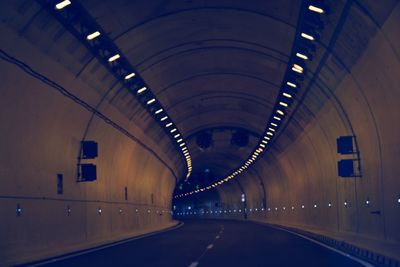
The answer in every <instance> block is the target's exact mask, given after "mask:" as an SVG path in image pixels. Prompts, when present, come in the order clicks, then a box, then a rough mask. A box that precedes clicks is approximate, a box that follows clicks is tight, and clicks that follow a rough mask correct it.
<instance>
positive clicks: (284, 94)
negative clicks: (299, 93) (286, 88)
mask: <svg viewBox="0 0 400 267" xmlns="http://www.w3.org/2000/svg"><path fill="white" fill-rule="evenodd" d="M283 96H286V97H287V98H292V95H291V94H288V93H283Z"/></svg>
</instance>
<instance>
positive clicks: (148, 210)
mask: <svg viewBox="0 0 400 267" xmlns="http://www.w3.org/2000/svg"><path fill="white" fill-rule="evenodd" d="M66 211H67V215H68V216H69V215H70V214H71V212H72V209H71V207H70V206H67V208H66ZM96 211H97V213H98V214H99V215H101V214H102V213H103V209H102V208H101V207H98V208H97V209H96ZM123 211H124V210H123V209H122V208H118V213H119V214H122V213H123ZM15 212H16V214H17V216H21V214H22V207H21V205H20V204H17V208H16V209H15ZM135 212H136V213H139V212H140V210H139V209H135ZM144 212H145V213H151V209H147V210H145V211H144ZM162 213H170V214H172V211H168V210H161V211H160V210H157V211H156V214H162Z"/></svg>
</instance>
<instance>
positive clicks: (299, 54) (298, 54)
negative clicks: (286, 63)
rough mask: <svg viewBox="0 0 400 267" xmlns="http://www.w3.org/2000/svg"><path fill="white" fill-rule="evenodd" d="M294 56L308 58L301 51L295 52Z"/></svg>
mask: <svg viewBox="0 0 400 267" xmlns="http://www.w3.org/2000/svg"><path fill="white" fill-rule="evenodd" d="M296 57H298V58H302V59H304V60H308V57H307V56H306V55H304V54H302V53H299V52H297V53H296Z"/></svg>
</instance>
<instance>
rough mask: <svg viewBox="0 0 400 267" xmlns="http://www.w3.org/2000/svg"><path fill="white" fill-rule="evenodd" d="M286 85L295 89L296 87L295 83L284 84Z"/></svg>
mask: <svg viewBox="0 0 400 267" xmlns="http://www.w3.org/2000/svg"><path fill="white" fill-rule="evenodd" d="M286 84H287V85H289V86H290V87H293V88H296V87H297V85H296V84H295V83H292V82H286Z"/></svg>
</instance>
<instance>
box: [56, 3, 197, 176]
mask: <svg viewBox="0 0 400 267" xmlns="http://www.w3.org/2000/svg"><path fill="white" fill-rule="evenodd" d="M71 4H72V3H71V1H70V0H64V1H61V2H59V3H58V4H56V5H55V9H56V10H61V9H63V8H65V7H67V6H69V5H71ZM100 36H101V32H100V31H98V30H97V31H93V32H92V33H90V34H88V35H87V36H86V40H87V41H89V42H90V41H93V40H95V39H96V38H98V37H100ZM120 58H121V55H120V53H115V54H113V55H112V56H110V57H109V58H108V60H107V61H108V62H109V63H110V64H111V63H113V62H116V61H117V60H118V59H120ZM135 76H137V74H136V73H135V72H129V73H126V74H125V76H124V80H125V81H129V80H131V79H133V78H134V77H135ZM149 91H150V90H149V88H147V87H146V86H143V87H141V88H139V89H137V91H136V93H137V95H138V96H139V95H144V94H146V93H147V92H149ZM149 94H150V93H149ZM157 102H158V101H157V99H156V98H155V97H154V95H153V96H151V94H150V98H149V99H148V100H147V101H146V105H147V106H154V105H156V104H157ZM158 106H160V107H159V108H158V109H156V110H155V111H154V114H153V115H154V116H157V118H159V120H160V121H161V123H162V124H163V126H164V127H165V128H166V129H167V130H168V131H169V133H170V134H171V135H172V136H173V139H174V140H175V141H176V143H177V145H178V146H179V148H180V149H181V151H182V153H183V156H184V157H185V160H186V165H187V174H186V179H188V178H189V176H190V175H191V173H192V169H193V167H192V160H191V157H190V153H189V150H188V148H187V145H186V143H185V141H184V139H183V136H182V134H181V133H179V130H178V129H177V127H176V125H174V123H173V122H172V120H171V119H170V118H169V116H168V115H167V113H166V111H165V110H164V109H163V108H161V104H159V103H158Z"/></svg>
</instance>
